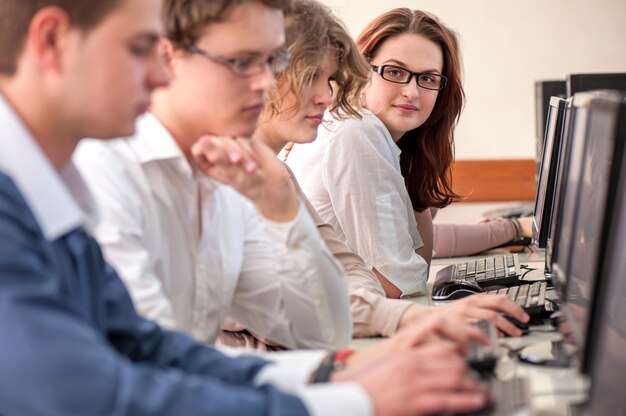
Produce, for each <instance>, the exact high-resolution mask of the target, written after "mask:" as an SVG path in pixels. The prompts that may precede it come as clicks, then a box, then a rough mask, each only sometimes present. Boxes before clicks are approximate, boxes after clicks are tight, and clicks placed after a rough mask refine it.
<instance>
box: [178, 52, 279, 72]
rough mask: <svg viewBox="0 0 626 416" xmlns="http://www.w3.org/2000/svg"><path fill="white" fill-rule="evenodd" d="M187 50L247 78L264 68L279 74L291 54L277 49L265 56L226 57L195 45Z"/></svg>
mask: <svg viewBox="0 0 626 416" xmlns="http://www.w3.org/2000/svg"><path fill="white" fill-rule="evenodd" d="M187 52H190V53H193V54H196V55H200V56H202V57H204V58H206V59H208V60H210V61H212V62H215V63H216V64H219V65H222V66H225V67H226V68H228V69H229V70H230V71H231V72H232V73H233V74H235V75H237V76H238V77H242V78H248V77H253V76H255V75H259V74H261V73H262V72H263V71H264V70H265V68H267V69H269V71H270V72H271V73H272V75H274V76H278V75H280V74H281V73H282V72H283V71H284V70H285V69H286V68H287V65H289V60H290V59H291V54H290V53H289V52H288V51H286V50H282V49H281V50H279V51H276V52H274V53H273V54H271V55H270V56H268V57H266V58H261V57H257V56H254V57H243V58H228V57H226V56H220V55H214V54H212V53H210V52H207V51H205V50H204V49H200V48H198V47H197V46H193V45H192V46H188V47H187Z"/></svg>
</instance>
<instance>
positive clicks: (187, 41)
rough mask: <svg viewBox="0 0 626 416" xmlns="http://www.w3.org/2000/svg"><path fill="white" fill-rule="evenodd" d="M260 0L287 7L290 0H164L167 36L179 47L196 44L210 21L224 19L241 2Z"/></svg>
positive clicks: (267, 4) (269, 5) (270, 5)
mask: <svg viewBox="0 0 626 416" xmlns="http://www.w3.org/2000/svg"><path fill="white" fill-rule="evenodd" d="M250 1H258V2H260V3H262V4H264V5H266V6H267V7H271V8H272V9H280V10H283V11H286V10H287V9H288V8H289V5H290V4H291V0H165V2H164V4H163V22H164V25H165V37H167V38H168V39H169V40H170V41H171V42H172V44H173V45H174V46H175V47H176V48H179V49H186V48H187V47H189V46H192V45H193V44H195V43H196V42H197V41H198V39H199V38H200V37H201V36H202V33H203V32H204V29H205V28H206V26H207V25H209V24H211V23H219V22H223V21H224V20H226V19H227V18H228V14H229V13H230V12H231V11H232V10H233V9H234V8H235V7H237V6H239V5H240V4H244V3H248V2H250Z"/></svg>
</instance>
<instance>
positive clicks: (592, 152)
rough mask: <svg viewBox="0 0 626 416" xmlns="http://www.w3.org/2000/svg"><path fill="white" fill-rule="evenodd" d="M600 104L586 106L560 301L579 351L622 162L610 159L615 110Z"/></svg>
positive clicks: (597, 101) (582, 347) (612, 150)
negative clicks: (614, 182) (574, 210)
mask: <svg viewBox="0 0 626 416" xmlns="http://www.w3.org/2000/svg"><path fill="white" fill-rule="evenodd" d="M575 100H576V99H575ZM600 103H601V101H600V100H595V101H592V102H590V103H589V106H590V110H589V117H588V119H587V129H586V130H587V134H586V136H587V137H586V140H585V151H584V158H583V161H582V165H581V178H580V179H581V180H580V185H579V191H578V198H577V201H576V205H577V206H578V210H577V213H576V220H575V223H576V227H575V229H574V230H573V235H572V237H573V239H572V245H571V251H570V259H571V260H570V262H569V271H568V273H567V290H566V293H565V294H564V298H562V299H561V310H562V311H563V313H564V314H565V315H566V318H567V319H568V320H569V327H570V328H569V329H570V331H571V335H572V336H573V338H574V342H575V343H576V345H577V346H578V348H579V349H580V350H581V351H582V350H584V344H585V339H586V336H587V329H588V328H587V325H588V320H589V317H590V315H591V308H592V302H593V299H594V290H595V286H596V276H597V273H596V269H597V267H598V259H599V257H600V253H603V251H604V245H605V240H606V237H605V235H604V219H605V213H606V210H607V206H608V204H607V196H608V193H609V185H610V180H611V172H612V169H617V168H618V167H619V166H617V165H618V164H621V159H620V160H619V163H617V161H614V160H613V155H614V154H616V153H615V152H614V150H615V121H616V117H615V107H613V108H611V107H610V106H606V107H602V106H601V105H600ZM581 139H582V138H581ZM574 140H577V137H574ZM614 164H615V165H614Z"/></svg>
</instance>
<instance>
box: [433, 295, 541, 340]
mask: <svg viewBox="0 0 626 416" xmlns="http://www.w3.org/2000/svg"><path fill="white" fill-rule="evenodd" d="M439 309H440V311H435V312H434V313H444V314H445V315H446V316H448V317H451V318H452V319H454V320H456V321H459V322H468V323H474V322H477V321H480V320H482V319H485V320H488V321H492V322H493V323H494V324H495V325H496V327H497V328H498V329H499V330H500V331H501V332H503V333H504V334H506V335H509V336H513V337H518V336H520V335H522V331H521V330H520V329H519V328H518V327H517V326H515V325H513V324H512V323H511V322H510V321H509V320H508V319H506V318H505V317H504V316H502V314H503V313H504V314H507V315H509V316H511V317H513V318H515V319H516V320H518V321H519V322H522V323H526V322H528V320H529V319H530V317H529V316H528V314H527V313H526V312H525V311H524V309H522V308H521V307H520V306H519V305H517V304H515V302H513V301H512V300H511V299H509V297H508V296H507V295H493V294H477V295H472V296H468V297H466V298H463V299H459V300H457V301H454V302H450V303H449V304H447V305H444V306H441V307H439Z"/></svg>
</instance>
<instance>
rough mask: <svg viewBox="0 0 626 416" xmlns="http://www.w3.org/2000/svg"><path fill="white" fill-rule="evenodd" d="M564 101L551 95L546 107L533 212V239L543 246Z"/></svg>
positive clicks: (554, 176)
mask: <svg viewBox="0 0 626 416" xmlns="http://www.w3.org/2000/svg"><path fill="white" fill-rule="evenodd" d="M565 106H566V101H565V100H563V99H561V98H558V97H553V98H552V100H550V107H549V108H548V115H547V119H548V124H547V126H546V133H545V139H544V142H545V146H544V152H543V158H542V161H541V170H540V174H539V180H538V182H537V193H536V195H535V211H534V214H533V218H534V220H533V241H534V243H535V244H536V245H537V246H538V247H540V248H544V247H545V246H546V242H547V240H548V231H549V229H550V228H549V227H550V220H551V213H552V201H553V197H554V185H555V182H556V174H557V165H558V158H559V153H560V151H561V142H562V140H561V138H562V131H563V120H564V118H563V114H564V112H565Z"/></svg>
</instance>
